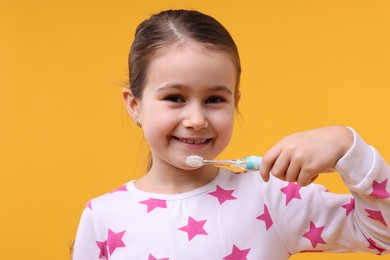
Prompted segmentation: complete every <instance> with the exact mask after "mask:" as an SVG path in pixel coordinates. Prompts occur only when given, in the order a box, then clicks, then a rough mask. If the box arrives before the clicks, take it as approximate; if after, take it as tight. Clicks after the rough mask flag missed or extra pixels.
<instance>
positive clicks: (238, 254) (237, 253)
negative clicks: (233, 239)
mask: <svg viewBox="0 0 390 260" xmlns="http://www.w3.org/2000/svg"><path fill="white" fill-rule="evenodd" d="M250 250H251V249H250V248H247V249H243V250H240V249H239V248H238V247H237V246H236V245H234V244H233V251H232V253H231V254H230V255H227V256H225V257H224V258H223V259H225V260H246V256H247V255H248V254H249V251H250Z"/></svg>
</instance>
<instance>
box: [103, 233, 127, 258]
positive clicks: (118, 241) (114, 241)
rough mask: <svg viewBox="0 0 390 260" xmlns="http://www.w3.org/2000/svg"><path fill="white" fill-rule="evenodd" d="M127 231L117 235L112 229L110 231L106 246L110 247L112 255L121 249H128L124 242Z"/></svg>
mask: <svg viewBox="0 0 390 260" xmlns="http://www.w3.org/2000/svg"><path fill="white" fill-rule="evenodd" d="M125 232H126V230H124V231H121V232H119V233H115V232H114V231H112V230H111V229H109V230H108V237H107V241H106V244H107V246H108V251H109V252H110V255H112V253H114V251H115V250H116V249H117V248H119V247H126V245H125V243H123V241H122V237H123V235H124V234H125Z"/></svg>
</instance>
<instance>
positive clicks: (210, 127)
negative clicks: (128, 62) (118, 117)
mask: <svg viewBox="0 0 390 260" xmlns="http://www.w3.org/2000/svg"><path fill="white" fill-rule="evenodd" d="M235 87H236V70H235V66H234V64H233V61H232V58H231V56H230V55H229V53H228V52H226V51H221V50H216V49H215V50H214V49H212V48H210V47H209V46H208V47H205V46H202V45H201V44H199V43H194V42H186V43H178V44H175V45H172V46H169V47H165V48H163V49H161V50H159V51H158V52H157V53H156V55H155V57H154V58H153V59H152V60H151V61H150V63H149V67H148V72H147V76H146V80H145V85H144V90H143V94H142V97H141V98H140V99H136V98H134V97H132V96H131V93H128V98H127V101H126V104H127V107H128V110H129V112H130V114H131V116H132V117H133V119H135V120H139V121H140V122H141V123H142V126H143V132H144V135H145V138H146V141H147V142H148V144H149V147H150V150H151V154H152V158H153V166H152V169H151V170H150V172H149V173H152V172H154V171H158V172H159V174H161V172H162V171H163V170H162V169H164V171H165V170H167V169H169V171H178V170H179V171H183V170H192V172H194V171H193V169H190V168H189V167H188V166H187V165H186V164H185V158H187V156H189V155H192V154H199V155H200V156H202V157H204V158H210V159H211V158H214V157H216V156H217V155H218V154H219V153H221V152H222V151H223V149H224V148H225V147H226V146H227V144H228V143H229V141H230V138H231V134H232V130H233V123H234V110H235V105H236V102H235V101H236V99H237V97H235V94H234V93H235ZM125 96H126V95H125Z"/></svg>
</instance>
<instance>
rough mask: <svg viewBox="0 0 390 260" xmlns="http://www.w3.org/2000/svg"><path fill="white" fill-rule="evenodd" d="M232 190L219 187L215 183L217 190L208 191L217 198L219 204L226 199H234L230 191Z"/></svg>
mask: <svg viewBox="0 0 390 260" xmlns="http://www.w3.org/2000/svg"><path fill="white" fill-rule="evenodd" d="M233 192H234V190H224V189H222V188H221V187H219V186H218V185H217V190H216V191H213V192H209V194H210V195H211V196H214V197H216V198H217V199H218V202H219V204H220V205H222V203H224V202H225V201H227V200H235V199H237V198H236V197H234V196H232V193H233Z"/></svg>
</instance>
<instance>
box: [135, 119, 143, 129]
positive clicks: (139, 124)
mask: <svg viewBox="0 0 390 260" xmlns="http://www.w3.org/2000/svg"><path fill="white" fill-rule="evenodd" d="M135 124H136V125H137V126H138V127H140V128H141V127H142V124H141V123H140V122H139V121H138V120H135Z"/></svg>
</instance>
